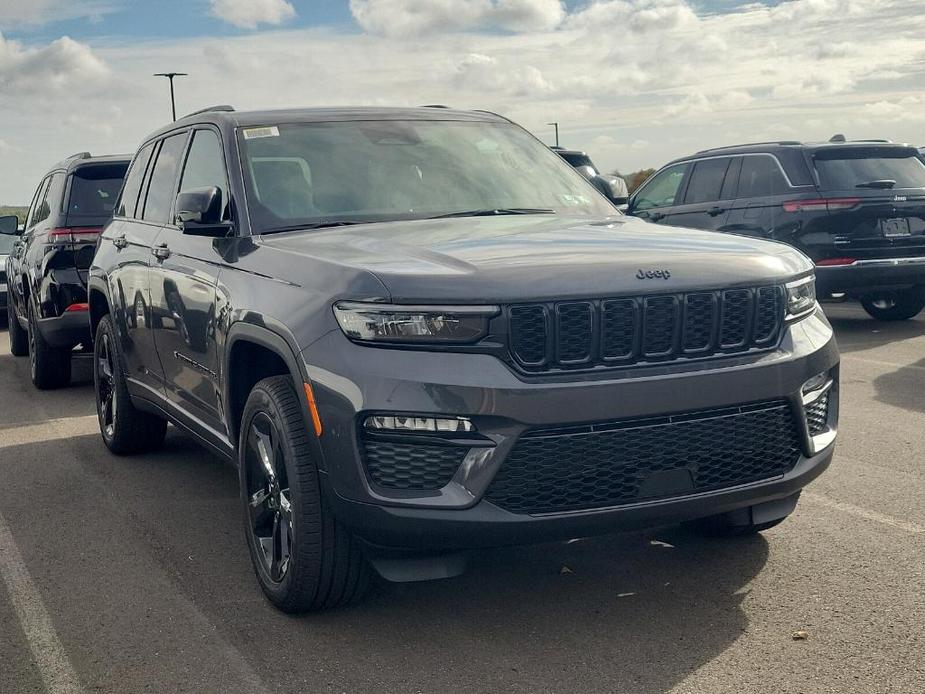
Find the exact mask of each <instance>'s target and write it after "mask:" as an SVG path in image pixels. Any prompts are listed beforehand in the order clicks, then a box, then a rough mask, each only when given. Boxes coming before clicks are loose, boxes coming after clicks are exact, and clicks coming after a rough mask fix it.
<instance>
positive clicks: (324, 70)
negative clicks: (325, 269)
mask: <svg viewBox="0 0 925 694" xmlns="http://www.w3.org/2000/svg"><path fill="white" fill-rule="evenodd" d="M166 70H176V71H182V72H188V73H190V76H189V77H187V78H183V79H182V81H178V83H177V110H178V111H179V112H180V113H186V112H189V111H192V110H195V109H197V108H200V107H202V106H206V105H209V104H217V103H230V104H233V105H235V106H236V107H237V108H238V109H247V108H263V107H282V106H315V105H354V104H382V105H417V104H425V103H445V104H450V105H453V106H458V107H464V108H485V109H490V110H493V111H498V112H500V113H503V114H505V115H507V116H509V117H511V118H513V119H514V120H516V121H518V122H520V123H521V124H522V125H524V126H525V127H527V128H528V129H530V130H531V131H533V132H534V133H535V134H537V135H538V136H539V137H541V138H543V139H544V140H546V141H547V142H551V138H552V128H551V127H549V126H547V125H546V123H548V122H550V121H554V120H555V121H559V123H560V136H561V140H562V144H564V145H567V146H570V147H577V148H582V149H586V150H587V151H588V152H589V153H590V154H591V155H592V157H593V158H594V159H595V160H597V162H598V164H599V165H600V166H601V167H602V168H605V169H607V170H612V169H615V168H616V169H620V170H622V171H630V170H633V169H637V168H641V167H644V166H657V165H660V164H662V163H664V162H665V161H667V160H669V159H671V158H672V157H674V156H678V155H681V154H685V153H688V152H691V151H694V150H697V149H701V148H704V147H710V146H716V145H720V144H727V143H730V142H735V141H749V140H766V139H781V138H783V139H827V138H828V137H829V136H831V135H832V134H833V133H835V132H844V133H845V134H847V135H848V137H849V138H850V137H854V138H865V137H888V138H892V139H894V140H901V141H909V142H915V143H921V144H925V132H923V129H925V12H923V11H922V0H790V1H781V0H764V1H763V2H762V1H756V0H748V1H747V2H742V1H739V0H565V1H564V2H560V0H0V203H4V204H26V203H28V201H29V199H30V197H31V195H32V190H33V188H34V187H35V185H36V184H37V183H38V180H39V178H40V176H41V175H42V174H43V173H44V171H45V170H46V169H47V168H48V167H49V166H50V165H51V164H53V163H54V162H55V161H57V160H59V159H61V158H62V157H63V156H66V155H68V154H70V153H73V152H76V151H80V150H85V149H88V150H90V151H92V152H94V153H112V152H130V151H133V150H134V149H135V146H136V144H137V143H138V141H139V140H140V139H141V138H142V137H143V136H144V135H145V134H146V133H148V132H150V131H151V130H154V129H155V128H157V127H160V126H161V125H163V124H164V123H165V122H166V121H168V120H169V118H170V105H169V99H168V96H167V84H166V82H165V81H164V80H163V79H162V78H154V77H152V76H151V75H152V73H154V72H162V71H166Z"/></svg>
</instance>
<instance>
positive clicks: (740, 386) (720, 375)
mask: <svg viewBox="0 0 925 694" xmlns="http://www.w3.org/2000/svg"><path fill="white" fill-rule="evenodd" d="M302 358H303V361H304V365H305V369H306V373H307V374H308V376H309V378H310V379H311V380H312V384H313V388H314V392H315V399H316V402H317V404H318V408H319V412H320V416H321V420H322V422H323V424H324V434H323V435H322V437H321V438H320V439H319V445H320V449H319V454H320V457H321V468H322V470H323V473H324V474H323V481H324V482H325V484H326V486H327V489H328V491H329V495H330V497H331V499H332V504H333V508H334V510H335V513H336V515H337V516H338V518H339V519H340V520H341V522H343V523H345V524H346V525H348V526H349V527H351V528H352V529H354V531H356V532H357V533H359V534H360V535H361V536H362V537H363V538H364V539H367V540H369V541H371V542H374V543H377V544H385V545H390V546H398V547H417V548H421V547H427V548H434V549H435V548H441V547H444V548H449V547H466V546H484V545H496V544H511V543H520V542H532V541H535V540H543V539H552V538H554V537H569V536H571V537H574V536H576V535H581V534H593V533H597V532H609V531H612V530H616V529H620V528H631V527H639V526H644V525H653V524H661V523H671V522H677V521H681V520H685V519H690V518H696V517H700V516H707V515H713V514H718V513H724V512H726V511H731V510H734V509H737V508H742V507H746V506H752V505H755V504H759V503H763V502H765V501H769V500H774V499H781V498H784V497H788V496H792V495H793V494H794V493H795V492H797V491H799V489H801V488H802V487H803V486H805V485H806V484H807V483H808V482H809V481H811V480H812V479H814V478H815V477H816V476H817V475H818V474H820V473H821V472H822V471H823V470H824V469H825V467H826V466H827V465H828V464H829V461H830V460H831V456H832V449H833V447H832V446H831V445H829V446H827V447H826V448H825V449H824V450H819V451H818V452H817V450H816V448H815V447H814V445H813V438H812V437H811V436H810V433H809V430H808V427H807V424H806V420H805V419H804V418H803V417H802V411H803V410H802V407H803V402H802V398H801V388H802V386H803V384H804V383H805V382H806V380H807V379H809V378H810V377H812V376H815V375H816V374H819V373H822V372H830V373H831V374H832V376H833V377H834V378H835V379H836V382H835V384H834V386H833V390H832V393H833V394H834V397H833V400H832V402H833V403H834V406H833V407H832V412H833V414H832V417H831V421H830V430H829V431H828V432H827V433H828V435H829V436H828V438H829V440H831V439H834V433H835V430H836V426H837V410H838V406H837V374H838V370H837V365H838V350H837V347H836V345H835V341H834V336H833V333H832V329H831V326H829V324H828V322H827V321H826V319H825V317H824V315H823V314H822V311H821V310H817V311H816V312H815V313H814V314H813V315H812V316H810V317H808V318H806V319H804V320H801V321H799V322H797V323H795V324H792V325H790V326H789V327H788V329H787V330H786V331H785V334H784V336H783V339H782V341H781V344H780V346H779V348H778V349H776V350H774V351H771V352H765V353H762V354H757V355H741V356H728V357H724V358H722V359H716V360H711V361H704V362H700V363H696V364H695V363H690V362H689V363H678V362H673V363H669V364H664V365H658V366H646V367H636V368H628V369H625V370H614V371H613V372H611V373H608V374H606V376H604V377H602V376H600V375H594V376H587V375H583V376H573V377H572V379H571V380H564V379H562V378H561V377H559V378H549V377H546V378H531V379H529V380H528V379H525V378H524V377H519V376H517V375H515V374H514V373H513V372H512V371H511V370H510V369H509V368H508V367H506V366H505V365H504V364H503V363H501V362H500V361H499V360H498V359H496V358H494V357H492V356H488V355H479V354H457V353H438V352H424V351H409V350H398V349H382V348H370V347H363V346H359V345H356V344H353V343H351V342H349V341H348V340H346V338H344V337H343V335H342V334H340V332H339V331H337V332H331V333H329V334H328V335H326V336H325V337H324V338H322V339H321V340H319V341H318V342H316V343H314V344H313V345H312V346H311V347H310V348H308V349H306V350H305V351H303V353H302ZM770 401H786V402H787V403H789V404H790V405H791V407H792V409H793V411H794V412H795V413H797V412H799V413H800V415H799V417H797V421H798V427H799V436H800V439H801V440H800V456H799V459H798V460H797V462H796V464H795V466H794V467H793V468H792V469H790V470H789V471H788V472H787V473H786V474H784V475H782V476H777V477H775V478H774V479H769V480H765V481H759V482H755V483H750V484H742V485H739V486H736V487H729V488H723V489H719V490H712V491H707V492H698V493H684V494H683V495H681V496H677V497H671V496H670V495H668V496H666V495H662V496H661V498H659V499H655V500H646V501H638V502H635V503H625V504H622V505H619V506H615V507H610V508H596V509H594V510H580V511H568V512H564V513H550V514H542V515H530V513H511V512H509V511H507V510H505V509H502V508H500V507H499V506H497V505H495V504H492V503H490V502H489V501H487V500H485V499H484V498H483V497H484V495H485V492H486V490H487V489H488V488H489V486H490V485H491V483H492V481H493V479H494V478H495V476H496V474H497V473H498V471H499V469H500V468H501V466H502V465H503V464H504V460H505V458H506V456H507V455H508V454H509V453H510V451H511V450H512V448H513V447H514V445H515V444H516V442H517V440H518V438H519V437H520V436H521V435H522V434H524V433H525V432H527V431H530V430H533V429H537V428H548V427H560V426H568V425H575V424H586V423H593V422H610V421H618V420H630V419H637V418H645V417H655V416H660V415H665V414H666V413H690V412H698V411H706V410H714V409H719V408H725V407H735V406H740V405H743V404H748V403H762V402H770ZM371 412H379V413H381V412H395V413H408V414H419V415H422V416H423V415H430V416H440V415H445V416H464V417H468V418H470V419H471V421H472V422H473V423H474V424H475V425H476V427H477V429H478V432H479V434H480V435H481V436H482V437H484V438H485V439H487V440H488V441H489V442H490V444H491V452H490V454H488V455H486V456H482V457H478V456H477V457H476V458H475V459H474V460H472V461H469V460H468V458H467V461H468V463H469V464H466V465H463V466H462V467H461V468H460V469H459V471H458V472H457V474H456V475H455V476H454V477H453V479H452V480H451V481H450V482H449V483H448V484H446V485H445V486H443V487H442V488H440V489H437V490H432V491H412V490H397V489H392V490H389V489H384V488H382V487H381V486H378V485H376V484H373V483H372V482H371V481H370V477H369V475H368V474H367V471H366V469H365V467H364V465H363V463H362V461H361V456H360V452H359V450H360V440H359V423H360V422H361V421H362V419H363V418H365V416H366V414H367V413H371Z"/></svg>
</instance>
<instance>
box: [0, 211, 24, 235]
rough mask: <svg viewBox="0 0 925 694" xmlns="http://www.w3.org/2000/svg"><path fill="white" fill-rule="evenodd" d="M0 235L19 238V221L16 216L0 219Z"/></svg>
mask: <svg viewBox="0 0 925 694" xmlns="http://www.w3.org/2000/svg"><path fill="white" fill-rule="evenodd" d="M0 234H3V235H4V236H19V234H20V231H19V219H18V218H17V217H16V215H10V216H8V217H0Z"/></svg>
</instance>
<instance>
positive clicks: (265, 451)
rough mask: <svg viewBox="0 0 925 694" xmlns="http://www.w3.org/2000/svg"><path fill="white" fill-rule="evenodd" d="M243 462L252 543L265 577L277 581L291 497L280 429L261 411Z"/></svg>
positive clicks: (286, 550) (287, 543) (285, 560)
mask: <svg viewBox="0 0 925 694" xmlns="http://www.w3.org/2000/svg"><path fill="white" fill-rule="evenodd" d="M244 465H245V470H244V475H245V482H246V493H247V503H248V511H249V521H250V526H249V530H250V533H251V536H252V540H253V542H254V547H255V548H257V549H258V551H257V556H258V558H259V559H260V560H261V563H262V568H263V570H264V571H265V572H266V574H267V576H268V577H269V579H270V580H271V581H272V582H273V583H281V582H282V581H283V579H284V578H285V577H286V572H287V571H288V570H289V564H290V558H291V548H292V500H291V499H292V497H291V494H290V491H289V477H288V474H287V472H286V462H285V458H284V453H283V450H282V446H281V445H280V432H279V431H278V429H277V427H276V424H275V423H274V422H273V420H271V419H270V417H269V416H267V414H266V413H265V412H258V413H257V414H256V415H255V416H254V418H253V419H252V420H251V422H250V427H249V429H248V432H247V440H246V448H245V451H244Z"/></svg>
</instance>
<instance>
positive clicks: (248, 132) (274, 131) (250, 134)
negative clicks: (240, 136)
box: [244, 125, 279, 140]
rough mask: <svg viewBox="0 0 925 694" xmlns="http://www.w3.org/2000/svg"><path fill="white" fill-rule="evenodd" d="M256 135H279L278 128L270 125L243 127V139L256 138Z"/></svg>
mask: <svg viewBox="0 0 925 694" xmlns="http://www.w3.org/2000/svg"><path fill="white" fill-rule="evenodd" d="M258 137H279V128H277V127H276V126H275V125H270V126H267V127H265V128H245V129H244V139H245V140H256V139H257V138H258Z"/></svg>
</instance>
